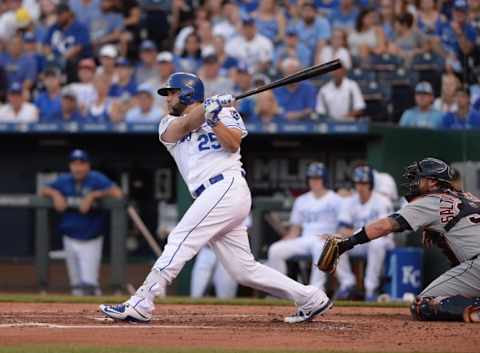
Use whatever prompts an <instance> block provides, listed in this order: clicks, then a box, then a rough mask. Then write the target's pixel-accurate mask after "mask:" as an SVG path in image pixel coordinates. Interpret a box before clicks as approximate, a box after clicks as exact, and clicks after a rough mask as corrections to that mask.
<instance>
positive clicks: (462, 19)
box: [439, 0, 477, 57]
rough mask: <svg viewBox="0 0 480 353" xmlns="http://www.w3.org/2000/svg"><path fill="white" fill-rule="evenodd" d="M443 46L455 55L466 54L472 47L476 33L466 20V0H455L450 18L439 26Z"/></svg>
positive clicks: (469, 52)
mask: <svg viewBox="0 0 480 353" xmlns="http://www.w3.org/2000/svg"><path fill="white" fill-rule="evenodd" d="M439 35H440V37H441V41H442V44H443V47H444V48H445V49H446V50H447V51H448V52H451V53H454V54H455V55H456V56H457V57H462V56H468V55H469V54H471V52H472V51H473V49H474V45H475V40H476V38H477V33H476V30H475V28H474V27H473V26H472V25H471V24H470V23H469V22H468V3H467V1H466V0H455V2H454V4H453V11H452V20H451V21H450V22H443V23H442V26H441V27H440V33H439Z"/></svg>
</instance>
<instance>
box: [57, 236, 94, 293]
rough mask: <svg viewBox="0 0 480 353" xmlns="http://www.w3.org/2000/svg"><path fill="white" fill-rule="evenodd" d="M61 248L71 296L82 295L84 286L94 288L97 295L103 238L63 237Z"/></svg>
mask: <svg viewBox="0 0 480 353" xmlns="http://www.w3.org/2000/svg"><path fill="white" fill-rule="evenodd" d="M63 247H64V249H65V256H66V258H65V260H66V262H67V271H68V277H69V279H70V286H71V288H72V294H73V295H82V294H84V292H83V289H82V287H84V286H91V287H92V288H96V293H98V294H99V289H98V287H99V284H98V272H99V269H100V263H101V260H102V247H103V237H102V236H100V237H97V238H95V239H91V240H78V239H73V238H70V237H68V236H63Z"/></svg>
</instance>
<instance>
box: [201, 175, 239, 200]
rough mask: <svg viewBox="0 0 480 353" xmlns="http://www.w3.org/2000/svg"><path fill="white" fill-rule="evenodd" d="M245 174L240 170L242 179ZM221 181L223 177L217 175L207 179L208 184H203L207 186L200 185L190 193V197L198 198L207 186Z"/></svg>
mask: <svg viewBox="0 0 480 353" xmlns="http://www.w3.org/2000/svg"><path fill="white" fill-rule="evenodd" d="M245 174H246V173H245V172H244V171H243V170H242V176H243V177H244V178H245ZM223 179H225V178H224V176H223V174H218V175H215V176H213V177H211V178H210V179H208V184H207V183H205V184H207V186H205V184H202V185H200V186H199V187H198V188H196V189H195V191H194V192H192V196H193V197H194V198H197V197H199V196H200V195H201V194H202V192H204V191H205V189H206V188H207V187H208V186H210V185H213V184H216V183H218V182H219V181H222V180H223Z"/></svg>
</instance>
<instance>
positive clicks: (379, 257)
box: [337, 236, 395, 296]
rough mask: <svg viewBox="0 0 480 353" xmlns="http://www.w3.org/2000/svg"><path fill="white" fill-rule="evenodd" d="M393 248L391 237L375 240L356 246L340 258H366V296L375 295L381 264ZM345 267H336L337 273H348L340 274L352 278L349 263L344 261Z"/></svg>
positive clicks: (380, 273)
mask: <svg viewBox="0 0 480 353" xmlns="http://www.w3.org/2000/svg"><path fill="white" fill-rule="evenodd" d="M394 247H395V243H394V241H393V238H392V237H391V236H386V237H381V238H377V239H375V240H372V241H370V242H368V243H365V244H362V245H357V246H356V247H354V248H353V249H352V250H350V251H348V252H346V253H344V254H343V255H342V256H340V259H341V258H345V259H348V258H349V256H364V257H366V258H367V267H366V269H365V280H364V285H365V292H366V294H367V296H368V295H372V294H374V293H375V290H376V289H377V287H378V285H379V284H380V278H381V277H382V270H383V264H384V262H385V255H386V254H387V251H388V250H391V249H393V248H394ZM344 265H345V266H342V267H337V273H339V275H340V272H343V271H348V272H345V273H342V274H341V275H342V276H345V277H348V276H350V274H351V276H353V274H352V270H351V267H350V262H349V261H345V263H344ZM351 280H353V283H355V277H352V278H351Z"/></svg>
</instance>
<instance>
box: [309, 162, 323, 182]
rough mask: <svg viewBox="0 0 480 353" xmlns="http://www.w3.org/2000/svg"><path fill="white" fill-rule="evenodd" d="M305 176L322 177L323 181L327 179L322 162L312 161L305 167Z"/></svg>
mask: <svg viewBox="0 0 480 353" xmlns="http://www.w3.org/2000/svg"><path fill="white" fill-rule="evenodd" d="M307 178H322V179H323V181H326V180H327V179H328V173H327V168H326V167H325V165H324V164H323V163H320V162H312V163H310V164H309V165H308V167H307Z"/></svg>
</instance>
